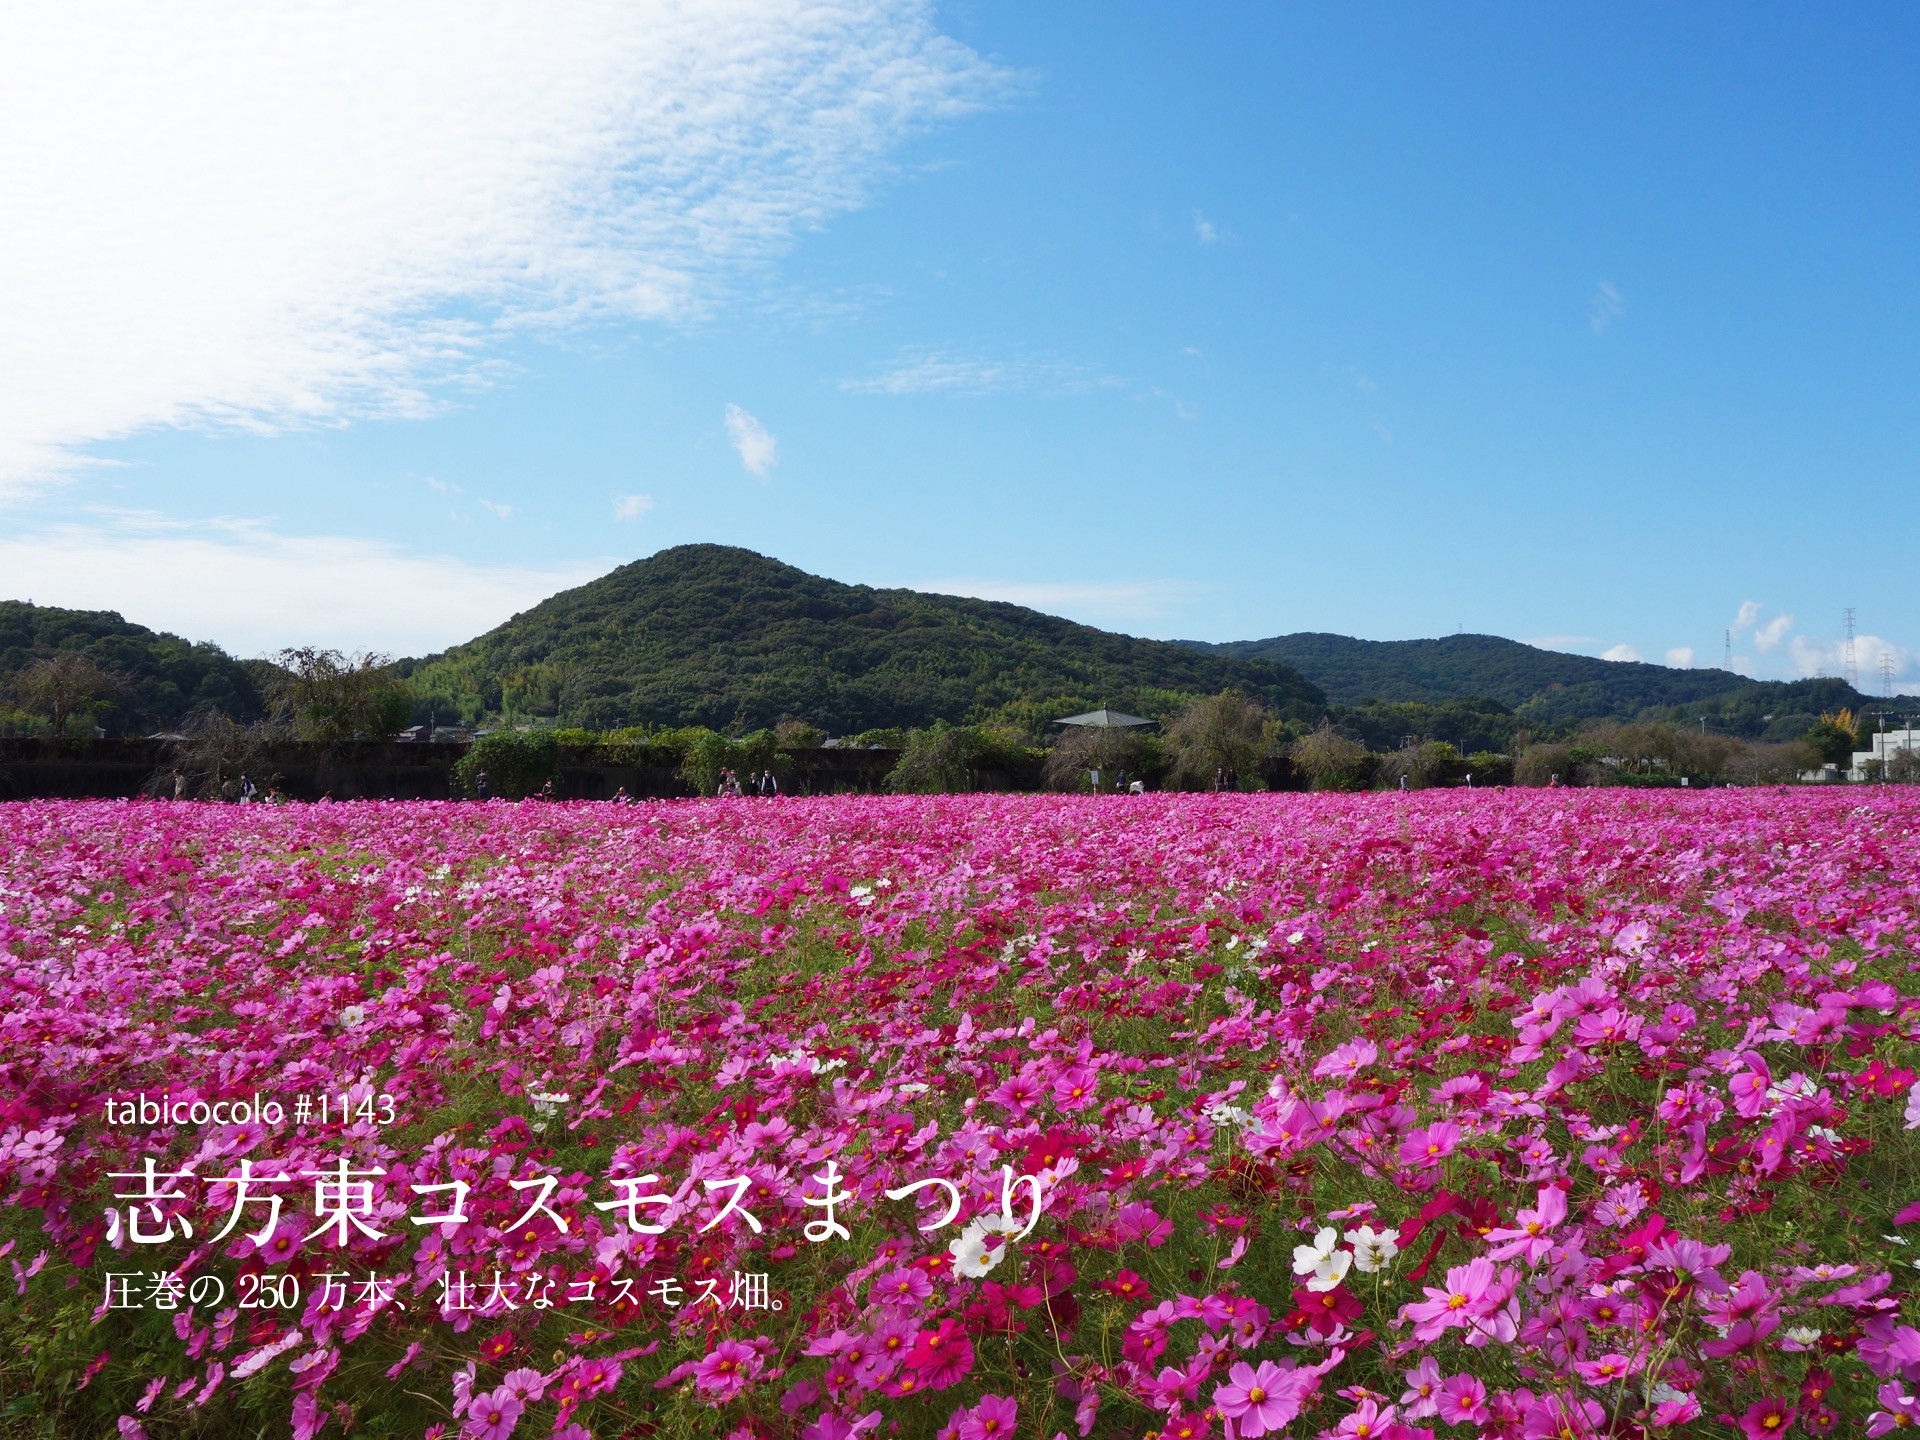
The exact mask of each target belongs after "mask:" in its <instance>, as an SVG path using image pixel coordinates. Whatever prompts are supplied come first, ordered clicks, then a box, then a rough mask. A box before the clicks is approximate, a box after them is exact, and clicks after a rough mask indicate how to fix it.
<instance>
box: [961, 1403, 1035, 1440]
mask: <svg viewBox="0 0 1920 1440" xmlns="http://www.w3.org/2000/svg"><path fill="white" fill-rule="evenodd" d="M1019 1416H1020V1407H1019V1406H1018V1405H1016V1404H1015V1403H1014V1401H1013V1400H1012V1399H1011V1398H1009V1397H1007V1396H1004V1395H982V1396H981V1397H980V1403H979V1404H978V1405H976V1406H974V1407H973V1409H972V1411H970V1412H969V1413H968V1415H967V1418H966V1419H964V1420H962V1421H961V1422H960V1430H959V1435H958V1437H957V1440H1012V1436H1013V1433H1014V1422H1015V1421H1016V1420H1018V1419H1019Z"/></svg>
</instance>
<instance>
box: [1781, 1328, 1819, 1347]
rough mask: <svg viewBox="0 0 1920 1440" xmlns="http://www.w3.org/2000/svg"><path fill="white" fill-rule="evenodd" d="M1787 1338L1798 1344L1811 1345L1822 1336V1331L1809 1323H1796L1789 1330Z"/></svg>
mask: <svg viewBox="0 0 1920 1440" xmlns="http://www.w3.org/2000/svg"><path fill="white" fill-rule="evenodd" d="M1787 1338H1788V1339H1789V1340H1791V1341H1793V1343H1794V1344H1796V1345H1811V1344H1813V1342H1814V1341H1816V1340H1818V1339H1819V1338H1820V1332H1819V1331H1818V1330H1815V1329H1813V1328H1812V1327H1811V1326H1808V1325H1795V1326H1794V1327H1793V1328H1792V1329H1790V1330H1789V1331H1787Z"/></svg>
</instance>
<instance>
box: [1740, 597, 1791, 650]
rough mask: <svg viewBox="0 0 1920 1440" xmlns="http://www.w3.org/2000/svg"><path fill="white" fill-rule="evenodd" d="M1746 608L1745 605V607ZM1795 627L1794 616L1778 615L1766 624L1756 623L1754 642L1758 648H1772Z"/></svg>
mask: <svg viewBox="0 0 1920 1440" xmlns="http://www.w3.org/2000/svg"><path fill="white" fill-rule="evenodd" d="M1743 608H1744V607H1743ZM1792 628H1793V616H1791V615H1776V616H1774V617H1773V619H1771V620H1769V621H1768V622H1767V623H1766V624H1764V625H1756V626H1755V627H1754V631H1753V643H1754V646H1755V648H1756V649H1759V650H1762V651H1766V650H1772V649H1773V648H1775V647H1776V646H1777V645H1779V643H1780V642H1781V641H1782V640H1784V639H1785V638H1786V636H1787V632H1788V631H1789V630H1791V629H1792Z"/></svg>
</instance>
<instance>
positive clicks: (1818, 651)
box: [1787, 635, 1914, 695]
mask: <svg viewBox="0 0 1920 1440" xmlns="http://www.w3.org/2000/svg"><path fill="white" fill-rule="evenodd" d="M1787 653H1788V654H1789V655H1790V656H1792V658H1793V665H1794V668H1795V669H1796V670H1797V671H1799V673H1800V674H1801V675H1802V676H1814V675H1830V676H1832V677H1834V678H1835V679H1838V680H1844V679H1846V674H1847V656H1846V646H1845V645H1844V644H1843V643H1842V642H1840V641H1838V640H1834V641H1826V640H1815V639H1812V638H1810V637H1808V636H1805V635H1795V636H1794V637H1793V639H1792V641H1791V642H1790V643H1789V644H1788V646H1787ZM1883 656H1884V657H1885V658H1886V659H1888V660H1890V661H1892V662H1893V679H1894V680H1895V681H1896V682H1901V681H1904V680H1906V679H1907V678H1909V677H1910V676H1911V675H1912V673H1913V663H1914V654H1913V652H1912V651H1911V650H1909V649H1907V648H1906V647H1905V646H1904V645H1896V644H1894V643H1893V641H1891V640H1885V639H1882V638H1881V637H1880V636H1878V635H1856V636H1854V638H1853V660H1854V665H1855V666H1856V667H1857V668H1858V669H1859V672H1860V689H1861V691H1862V693H1864V694H1868V695H1875V694H1878V693H1879V690H1880V661H1881V658H1882V657H1883Z"/></svg>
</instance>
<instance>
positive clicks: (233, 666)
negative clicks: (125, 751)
mask: <svg viewBox="0 0 1920 1440" xmlns="http://www.w3.org/2000/svg"><path fill="white" fill-rule="evenodd" d="M64 651H78V652H79V653H80V654H82V655H85V656H86V657H87V658H89V659H90V660H92V661H93V662H94V663H95V664H96V665H98V666H100V668H101V669H103V670H109V671H112V672H114V673H115V674H116V675H118V676H119V677H121V678H122V679H123V680H124V681H125V682H126V691H125V693H124V694H123V695H121V696H119V697H118V698H116V699H115V700H113V701H112V703H111V704H109V705H107V706H105V707H104V708H102V709H101V711H100V712H99V723H100V725H101V727H102V728H103V729H105V730H106V732H107V733H108V734H109V735H129V734H130V735H142V734H148V733H151V732H152V731H155V730H162V729H169V728H171V727H173V726H175V725H178V724H179V723H180V721H181V720H182V719H183V718H185V717H186V716H187V715H188V714H189V713H190V712H192V711H194V710H200V709H216V710H224V711H225V712H226V713H227V714H229V715H232V716H233V717H234V718H236V719H239V720H251V719H254V718H256V717H258V716H259V714H260V695H259V692H258V690H257V689H256V688H255V685H254V676H253V671H252V669H251V667H249V666H248V665H247V664H246V663H245V662H244V661H240V660H236V659H234V658H233V657H232V656H231V655H229V654H227V652H226V651H224V650H222V649H221V648H220V647H219V646H217V645H206V644H200V645H196V644H194V643H192V642H191V641H188V640H183V639H181V638H180V637H179V636H178V635H167V634H163V633H160V632H156V631H153V630H149V629H147V627H146V626H144V625H134V624H131V623H129V622H128V621H126V620H123V619H121V618H120V616H118V615H117V614H115V613H114V612H113V611H111V610H62V609H59V608H57V607H55V606H51V605H31V604H28V603H27V602H26V601H24V600H0V712H4V711H5V710H6V708H7V696H6V689H7V685H8V682H9V681H11V680H12V678H13V677H14V676H15V675H17V674H18V673H19V672H20V671H22V670H24V669H25V668H26V667H27V666H29V665H31V664H32V663H33V662H34V661H35V660H44V659H50V658H52V657H53V656H55V655H57V654H60V653H62V652H64Z"/></svg>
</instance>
